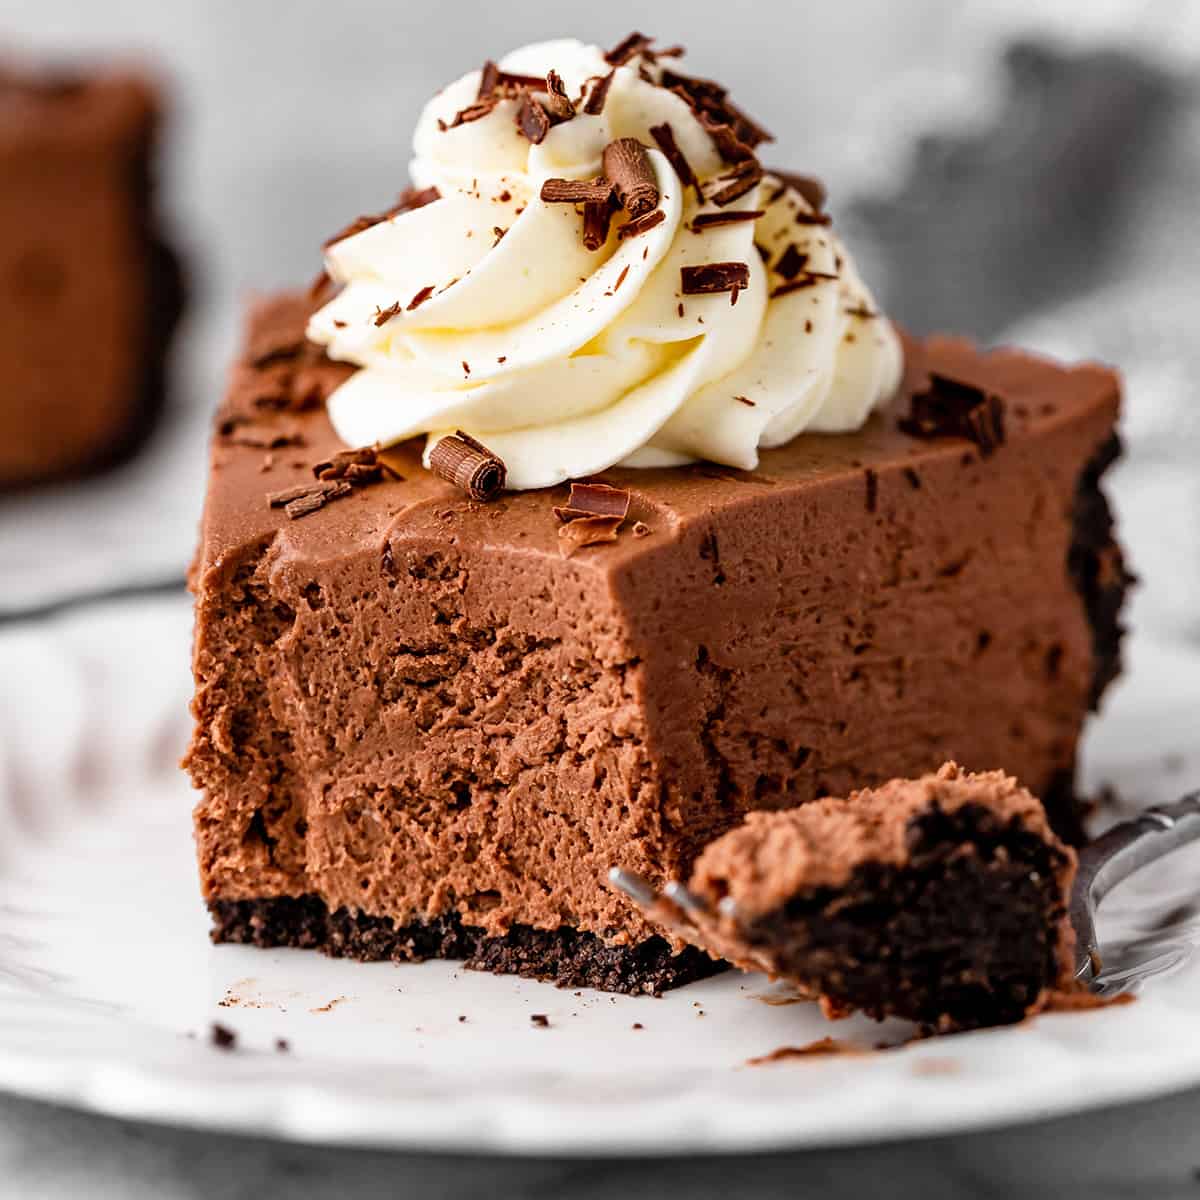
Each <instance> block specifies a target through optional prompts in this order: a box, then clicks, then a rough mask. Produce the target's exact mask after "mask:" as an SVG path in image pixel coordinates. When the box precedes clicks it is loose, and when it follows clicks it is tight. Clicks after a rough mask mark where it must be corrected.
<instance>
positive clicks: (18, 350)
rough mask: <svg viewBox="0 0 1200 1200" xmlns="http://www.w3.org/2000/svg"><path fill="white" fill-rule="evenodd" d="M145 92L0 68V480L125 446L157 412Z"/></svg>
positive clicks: (163, 271) (94, 76) (160, 309)
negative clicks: (0, 376) (1, 383)
mask: <svg viewBox="0 0 1200 1200" xmlns="http://www.w3.org/2000/svg"><path fill="white" fill-rule="evenodd" d="M161 110H162V104H161V98H160V95H159V93H158V90H157V89H156V88H155V86H154V85H153V84H152V83H151V82H150V81H148V80H147V79H145V78H143V77H141V76H140V75H134V74H126V73H121V72H117V71H111V72H108V71H97V72H94V73H91V74H80V75H69V76H64V75H53V76H50V75H35V74H32V73H16V72H13V71H10V70H7V69H6V68H5V67H4V65H3V64H0V179H2V180H3V186H0V373H2V374H3V379H4V388H3V391H2V392H0V488H5V487H13V486H16V485H20V484H26V483H33V482H37V481H41V480H47V479H53V478H59V477H63V476H70V475H76V474H79V473H81V472H84V471H87V470H92V469H95V468H98V467H100V466H103V465H106V464H109V463H112V462H114V461H116V460H117V459H118V458H120V457H122V456H124V455H126V454H128V453H130V452H131V451H132V450H133V449H134V448H135V447H136V446H137V445H138V444H139V443H140V442H141V441H142V440H143V439H144V438H145V437H146V436H147V434H148V433H149V432H150V430H151V428H152V427H153V424H154V420H155V418H156V416H157V414H158V412H159V410H160V408H161V406H162V403H163V399H164V391H165V368H166V357H167V351H168V347H169V343H170V339H171V336H172V334H173V332H174V329H175V326H176V324H177V322H178V319H179V315H180V311H181V308H182V303H183V289H182V283H181V276H180V270H179V264H178V262H177V260H176V258H175V256H174V255H173V254H172V253H171V251H170V250H169V249H168V248H167V246H166V245H165V244H164V243H163V241H162V240H161V238H160V236H159V232H158V224H157V214H156V211H155V206H154V197H153V191H154V181H153V174H154V160H155V154H156V150H157V141H158V134H159V128H160V125H161Z"/></svg>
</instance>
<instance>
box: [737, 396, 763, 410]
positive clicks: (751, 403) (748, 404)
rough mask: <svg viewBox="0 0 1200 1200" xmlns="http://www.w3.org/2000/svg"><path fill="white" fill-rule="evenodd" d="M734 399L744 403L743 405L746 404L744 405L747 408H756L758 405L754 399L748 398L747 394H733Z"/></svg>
mask: <svg viewBox="0 0 1200 1200" xmlns="http://www.w3.org/2000/svg"><path fill="white" fill-rule="evenodd" d="M734 399H735V400H736V401H737V402H738V403H739V404H744V405H746V407H747V408H757V407H758V406H757V405H756V404H755V403H754V401H753V400H751V399H750V397H749V396H734Z"/></svg>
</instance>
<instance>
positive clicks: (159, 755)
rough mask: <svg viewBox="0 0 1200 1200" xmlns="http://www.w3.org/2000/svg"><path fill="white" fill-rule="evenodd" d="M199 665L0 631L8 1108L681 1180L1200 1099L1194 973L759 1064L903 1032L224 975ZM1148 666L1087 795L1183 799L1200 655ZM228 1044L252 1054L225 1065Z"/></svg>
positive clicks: (173, 652) (137, 614) (283, 975)
mask: <svg viewBox="0 0 1200 1200" xmlns="http://www.w3.org/2000/svg"><path fill="white" fill-rule="evenodd" d="M188 637H189V612H188V606H187V603H186V602H185V601H184V600H183V599H182V598H179V599H161V600H157V601H149V602H142V603H139V604H137V605H128V606H125V607H119V606H116V605H113V606H110V607H109V608H107V609H103V610H98V611H91V612H87V613H79V614H76V615H75V616H73V617H70V618H62V619H58V620H54V621H47V622H43V623H41V624H39V625H34V626H26V627H24V628H20V629H12V628H10V629H8V630H5V631H3V633H0V711H2V712H3V714H4V720H3V724H2V726H0V1086H2V1087H5V1088H8V1089H11V1090H12V1091H16V1092H21V1093H24V1094H27V1095H31V1096H38V1097H43V1098H46V1099H51V1100H57V1101H61V1102H64V1103H69V1104H74V1105H78V1106H80V1107H84V1108H90V1109H94V1110H96V1111H101V1112H105V1113H112V1114H118V1115H122V1116H128V1117H138V1118H145V1119H150V1120H156V1121H166V1122H176V1123H180V1124H189V1125H196V1126H206V1127H223V1128H227V1129H236V1130H241V1131H245V1132H248V1133H250V1132H253V1133H263V1134H275V1135H278V1136H282V1137H289V1138H297V1139H305V1140H312V1141H322V1142H370V1143H375V1144H380V1145H389V1146H403V1147H414V1148H416V1147H441V1148H455V1149H465V1150H493V1151H512V1152H540V1153H583V1152H600V1151H625V1152H649V1153H658V1152H661V1153H667V1152H678V1151H682V1150H692V1151H717V1150H743V1149H747V1148H752V1147H766V1146H801V1145H815V1144H821V1143H824V1144H830V1143H837V1142H843V1143H844V1142H851V1141H859V1140H867V1139H881V1138H889V1137H897V1136H905V1135H914V1134H923V1133H940V1132H945V1131H948V1130H951V1129H964V1128H968V1127H978V1126H983V1125H987V1124H996V1123H1000V1122H1004V1121H1013V1120H1018V1119H1027V1118H1029V1117H1032V1116H1040V1115H1045V1114H1050V1113H1062V1112H1067V1111H1069V1110H1073V1109H1079V1108H1082V1107H1086V1106H1089V1105H1098V1104H1103V1103H1107V1102H1113V1101H1119V1100H1126V1099H1133V1098H1135V1097H1143V1096H1147V1095H1150V1094H1153V1093H1157V1092H1162V1091H1166V1090H1168V1089H1171V1088H1176V1087H1182V1086H1184V1085H1187V1084H1194V1083H1200V1039H1198V1038H1197V1037H1196V1036H1195V1020H1196V1014H1197V1010H1198V1008H1200V969H1198V968H1197V967H1196V966H1195V965H1194V964H1193V963H1191V962H1186V963H1184V964H1183V965H1181V966H1178V967H1176V969H1175V970H1174V971H1173V972H1171V973H1168V974H1165V975H1162V976H1160V977H1158V978H1156V979H1153V980H1151V981H1150V982H1149V983H1148V984H1147V985H1146V986H1145V988H1144V992H1143V995H1142V996H1141V998H1140V999H1139V1001H1138V1002H1137V1003H1136V1004H1133V1005H1130V1006H1128V1007H1121V1008H1113V1009H1109V1010H1105V1011H1100V1012H1090V1013H1084V1014H1075V1015H1055V1016H1046V1017H1041V1018H1039V1019H1037V1020H1036V1021H1034V1022H1031V1023H1029V1024H1027V1025H1025V1026H1022V1027H1019V1028H1016V1029H1008V1030H999V1031H991V1032H985V1033H978V1034H971V1035H963V1036H958V1037H954V1038H949V1039H943V1040H940V1041H930V1042H924V1043H918V1044H914V1045H911V1046H909V1047H907V1048H904V1049H899V1050H891V1051H888V1052H886V1053H879V1054H871V1055H866V1056H863V1057H847V1056H839V1057H831V1058H808V1059H803V1060H792V1061H789V1062H782V1063H777V1064H773V1065H770V1066H749V1065H747V1060H748V1059H749V1058H751V1057H753V1056H756V1055H763V1054H767V1053H769V1052H770V1051H772V1050H774V1049H775V1048H777V1047H779V1046H783V1045H802V1044H804V1043H806V1042H810V1041H812V1040H814V1039H816V1038H819V1037H822V1036H824V1035H826V1034H835V1035H836V1036H839V1037H843V1038H855V1039H857V1040H860V1041H862V1042H863V1044H864V1045H870V1044H871V1043H873V1042H874V1041H877V1040H879V1039H880V1038H881V1037H884V1036H888V1035H891V1036H893V1037H894V1036H895V1034H896V1032H897V1031H896V1030H895V1029H888V1028H886V1027H885V1028H881V1027H879V1026H873V1025H871V1024H869V1023H868V1022H864V1021H861V1020H857V1021H851V1022H843V1023H841V1024H840V1025H838V1026H832V1025H829V1024H827V1023H826V1022H824V1021H823V1020H822V1018H821V1017H820V1016H819V1015H818V1014H817V1013H816V1012H815V1010H814V1009H813V1007H812V1006H811V1005H808V1004H769V1003H766V1002H764V999H763V997H764V996H770V995H773V996H775V998H779V989H778V988H774V989H773V988H771V987H770V986H769V985H767V984H766V983H765V982H764V981H763V980H762V979H760V978H756V977H746V976H739V975H736V974H732V973H730V974H727V975H724V976H722V977H720V978H717V979H714V980H711V981H708V982H705V983H701V984H696V985H693V986H691V987H688V988H684V989H682V990H680V991H677V992H674V993H671V994H669V995H668V996H667V997H665V998H664V999H660V1000H654V999H649V998H636V999H635V998H629V997H614V996H608V995H603V994H600V993H595V992H581V993H572V992H570V991H559V990H556V989H554V988H552V987H550V986H548V985H542V984H537V983H531V982H526V981H522V980H513V979H509V978H498V977H493V976H489V975H482V974H475V973H472V972H467V971H463V970H462V969H460V968H458V967H456V966H455V965H454V964H449V963H427V964H423V965H420V966H402V967H397V966H391V965H384V964H372V965H361V964H356V963H350V962H337V961H332V960H329V959H325V958H322V957H320V956H319V955H315V954H308V953H304V952H297V951H281V952H263V951H256V950H253V949H248V948H244V947H215V948H214V947H212V946H210V945H209V944H208V942H207V940H206V928H207V921H206V914H205V912H204V910H203V908H202V906H201V904H200V902H199V899H198V897H197V893H196V887H195V877H194V870H193V864H192V860H191V837H190V830H189V810H190V806H191V803H192V797H191V795H190V793H189V790H188V788H187V786H186V784H185V782H184V780H183V779H182V777H181V775H180V773H179V772H178V771H177V770H176V769H175V766H174V764H175V760H176V759H177V758H178V755H179V753H180V750H181V748H182V744H183V741H184V738H185V736H186V711H185V706H186V700H187V695H188V678H187V672H186V658H187V644H188ZM1134 658H1135V661H1134V662H1133V663H1132V664H1131V666H1132V671H1131V682H1129V683H1126V684H1125V685H1124V686H1123V688H1122V689H1121V690H1120V692H1119V693H1118V694H1116V695H1115V697H1114V703H1112V705H1111V706H1110V710H1109V712H1108V713H1107V714H1106V716H1105V718H1104V719H1103V721H1102V722H1101V723H1100V724H1099V725H1098V727H1097V728H1096V729H1095V730H1094V731H1093V737H1092V742H1091V750H1092V754H1091V762H1090V770H1089V774H1090V777H1091V780H1092V781H1093V782H1098V781H1102V780H1109V781H1112V782H1114V783H1116V784H1117V786H1118V787H1120V788H1122V789H1123V790H1124V791H1125V792H1126V794H1127V795H1128V796H1129V797H1130V798H1131V799H1134V800H1136V801H1137V802H1139V803H1141V802H1148V801H1150V800H1161V799H1166V798H1169V797H1171V796H1173V795H1175V794H1177V793H1178V792H1180V791H1182V790H1184V782H1185V780H1186V779H1187V777H1188V775H1187V771H1186V766H1185V764H1183V763H1181V762H1179V761H1177V760H1175V759H1173V758H1172V757H1171V752H1172V751H1178V750H1180V749H1181V748H1184V749H1186V747H1187V744H1188V738H1189V735H1190V737H1191V739H1192V741H1194V733H1195V721H1196V713H1197V711H1200V707H1198V704H1200V656H1198V655H1197V654H1196V653H1195V652H1194V651H1192V652H1188V651H1186V650H1184V649H1183V648H1182V647H1166V646H1162V645H1159V646H1156V645H1154V644H1152V643H1149V642H1143V643H1141V644H1140V645H1139V646H1138V647H1137V650H1136V653H1135V656H1134ZM1191 765H1192V766H1193V767H1195V766H1200V762H1196V761H1193V763H1192V764H1191ZM1188 859H1190V863H1189V861H1185V860H1188ZM1197 861H1200V857H1198V856H1190V855H1189V854H1188V852H1184V853H1183V854H1181V855H1179V856H1177V860H1176V861H1175V862H1173V863H1172V864H1171V867H1170V869H1168V870H1165V871H1164V870H1159V871H1157V872H1155V875H1154V879H1153V881H1152V882H1153V886H1154V888H1155V889H1156V890H1155V892H1154V893H1153V894H1150V893H1149V891H1148V887H1149V884H1148V883H1143V884H1142V886H1141V889H1140V894H1137V895H1134V894H1130V895H1127V896H1124V897H1122V896H1117V897H1114V904H1115V905H1116V908H1114V913H1117V912H1118V909H1119V910H1121V911H1122V912H1123V916H1121V921H1122V923H1123V924H1122V928H1123V929H1124V930H1125V932H1126V933H1128V931H1129V930H1130V929H1132V928H1133V927H1134V926H1135V925H1136V923H1137V918H1138V915H1139V914H1142V915H1145V914H1146V913H1147V912H1148V911H1149V908H1151V907H1155V906H1157V907H1158V908H1161V907H1162V906H1163V905H1166V904H1168V903H1173V902H1174V900H1175V899H1178V897H1179V896H1181V895H1185V894H1186V891H1187V886H1188V882H1189V879H1190V878H1192V877H1194V874H1195V867H1196V863H1197ZM1132 890H1133V885H1131V886H1130V891H1131V893H1132ZM1109 924H1110V926H1111V925H1112V922H1110V923H1109ZM534 1013H543V1014H545V1015H546V1016H547V1017H548V1018H549V1021H550V1027H549V1028H548V1029H543V1028H537V1027H535V1026H534V1025H533V1024H532V1023H531V1021H530V1016H531V1015H532V1014H534ZM460 1016H465V1017H466V1020H465V1021H460V1020H459V1017H460ZM214 1021H220V1022H221V1023H223V1024H224V1025H226V1026H228V1027H229V1028H231V1029H234V1030H236V1032H237V1035H238V1047H237V1049H236V1050H235V1051H233V1052H223V1051H221V1050H218V1049H215V1048H213V1047H212V1046H211V1045H210V1044H209V1041H208V1037H207V1034H208V1030H209V1028H210V1026H211V1024H212V1022H214ZM635 1022H636V1023H640V1024H641V1025H643V1026H644V1028H642V1029H634V1028H633V1025H634V1023H635ZM277 1038H286V1039H287V1040H288V1042H289V1043H290V1051H289V1052H287V1053H281V1052H279V1051H277V1050H276V1049H275V1040H276V1039H277Z"/></svg>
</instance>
